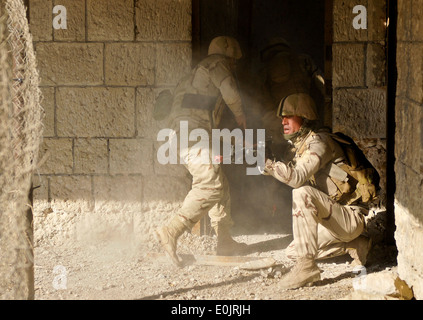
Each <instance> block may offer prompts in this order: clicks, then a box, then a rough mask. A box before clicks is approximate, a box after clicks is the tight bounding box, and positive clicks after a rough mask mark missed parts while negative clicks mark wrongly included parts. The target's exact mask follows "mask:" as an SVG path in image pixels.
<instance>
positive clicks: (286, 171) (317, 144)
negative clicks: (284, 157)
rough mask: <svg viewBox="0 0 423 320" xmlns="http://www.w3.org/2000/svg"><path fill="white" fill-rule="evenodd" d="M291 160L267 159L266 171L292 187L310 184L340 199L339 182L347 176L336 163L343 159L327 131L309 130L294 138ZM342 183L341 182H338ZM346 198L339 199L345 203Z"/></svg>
mask: <svg viewBox="0 0 423 320" xmlns="http://www.w3.org/2000/svg"><path fill="white" fill-rule="evenodd" d="M292 154H293V158H292V159H291V160H290V161H287V162H282V161H272V160H270V159H268V160H267V161H266V166H265V173H264V174H266V175H271V176H273V177H274V178H276V179H277V180H279V181H281V182H283V183H285V184H287V185H288V186H290V187H292V188H299V187H301V186H303V185H311V186H314V187H316V188H317V189H319V190H320V191H323V192H324V193H326V194H327V195H329V196H330V197H331V198H333V199H334V200H336V201H339V200H341V199H340V198H341V196H342V195H343V193H345V192H344V190H340V189H342V183H347V182H348V179H349V178H348V175H347V174H346V172H345V171H344V170H342V169H341V168H340V167H339V165H341V164H342V163H343V162H344V161H345V157H344V153H343V151H342V148H341V147H340V146H339V144H338V143H337V142H335V141H334V140H333V139H332V138H331V134H330V133H329V132H324V131H322V132H314V131H312V130H311V131H309V132H308V133H306V134H304V136H303V137H300V138H297V141H295V144H294V145H293V153H292ZM339 182H341V183H339ZM345 201H346V200H345V199H342V201H339V202H345Z"/></svg>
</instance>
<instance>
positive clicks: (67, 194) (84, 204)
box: [50, 176, 94, 212]
mask: <svg viewBox="0 0 423 320" xmlns="http://www.w3.org/2000/svg"><path fill="white" fill-rule="evenodd" d="M50 195H51V199H52V208H53V209H54V210H65V211H72V212H75V211H76V212H81V211H87V210H88V211H89V210H92V209H93V206H94V202H93V197H92V186H91V177H89V176H52V177H51V178H50Z"/></svg>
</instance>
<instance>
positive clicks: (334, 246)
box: [285, 224, 346, 261]
mask: <svg viewBox="0 0 423 320" xmlns="http://www.w3.org/2000/svg"><path fill="white" fill-rule="evenodd" d="M294 242H295V241H292V242H291V243H290V244H289V245H288V247H287V248H286V249H285V255H286V257H287V258H289V259H291V260H294V261H295V260H296V259H297V258H298V257H297V251H296V250H295V243H294ZM317 246H318V249H317V255H316V258H315V259H316V260H320V259H328V258H332V257H336V256H339V255H343V254H345V253H346V251H345V242H341V241H339V240H338V239H337V238H335V237H334V236H333V235H332V234H331V233H330V232H329V231H328V230H327V229H326V228H325V227H323V226H322V225H321V224H318V226H317Z"/></svg>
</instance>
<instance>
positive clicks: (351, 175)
mask: <svg viewBox="0 0 423 320" xmlns="http://www.w3.org/2000/svg"><path fill="white" fill-rule="evenodd" d="M331 136H332V138H333V140H335V141H336V142H338V144H339V145H340V146H341V148H342V150H343V151H344V154H345V160H346V161H345V162H344V163H342V164H341V165H340V166H339V167H340V168H341V169H342V170H344V171H345V172H346V173H347V174H348V180H347V182H344V181H339V180H337V179H336V178H332V177H331V179H332V181H333V182H334V183H335V184H337V186H338V188H339V189H340V190H342V191H343V192H342V194H341V195H340V197H341V200H344V201H345V200H346V203H345V204H353V203H356V202H361V203H363V204H366V205H367V204H370V203H372V202H375V201H377V200H378V192H379V190H380V186H379V182H380V176H379V173H378V172H377V170H376V169H375V168H374V167H373V165H372V164H371V163H370V161H369V160H368V159H367V158H366V156H365V155H364V153H363V151H362V150H361V149H360V148H359V147H358V146H357V144H356V143H355V142H354V140H353V139H352V138H351V137H349V136H347V135H345V134H343V133H341V132H336V133H334V134H332V135H331ZM345 184H347V185H348V186H346V185H345ZM342 198H344V199H342Z"/></svg>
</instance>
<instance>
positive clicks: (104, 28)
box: [87, 0, 135, 41]
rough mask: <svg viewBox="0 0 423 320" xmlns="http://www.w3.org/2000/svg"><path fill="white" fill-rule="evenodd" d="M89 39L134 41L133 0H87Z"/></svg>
mask: <svg viewBox="0 0 423 320" xmlns="http://www.w3.org/2000/svg"><path fill="white" fill-rule="evenodd" d="M87 35H88V41H132V40H134V38H135V32H134V1H133V0H119V1H115V0H87Z"/></svg>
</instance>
